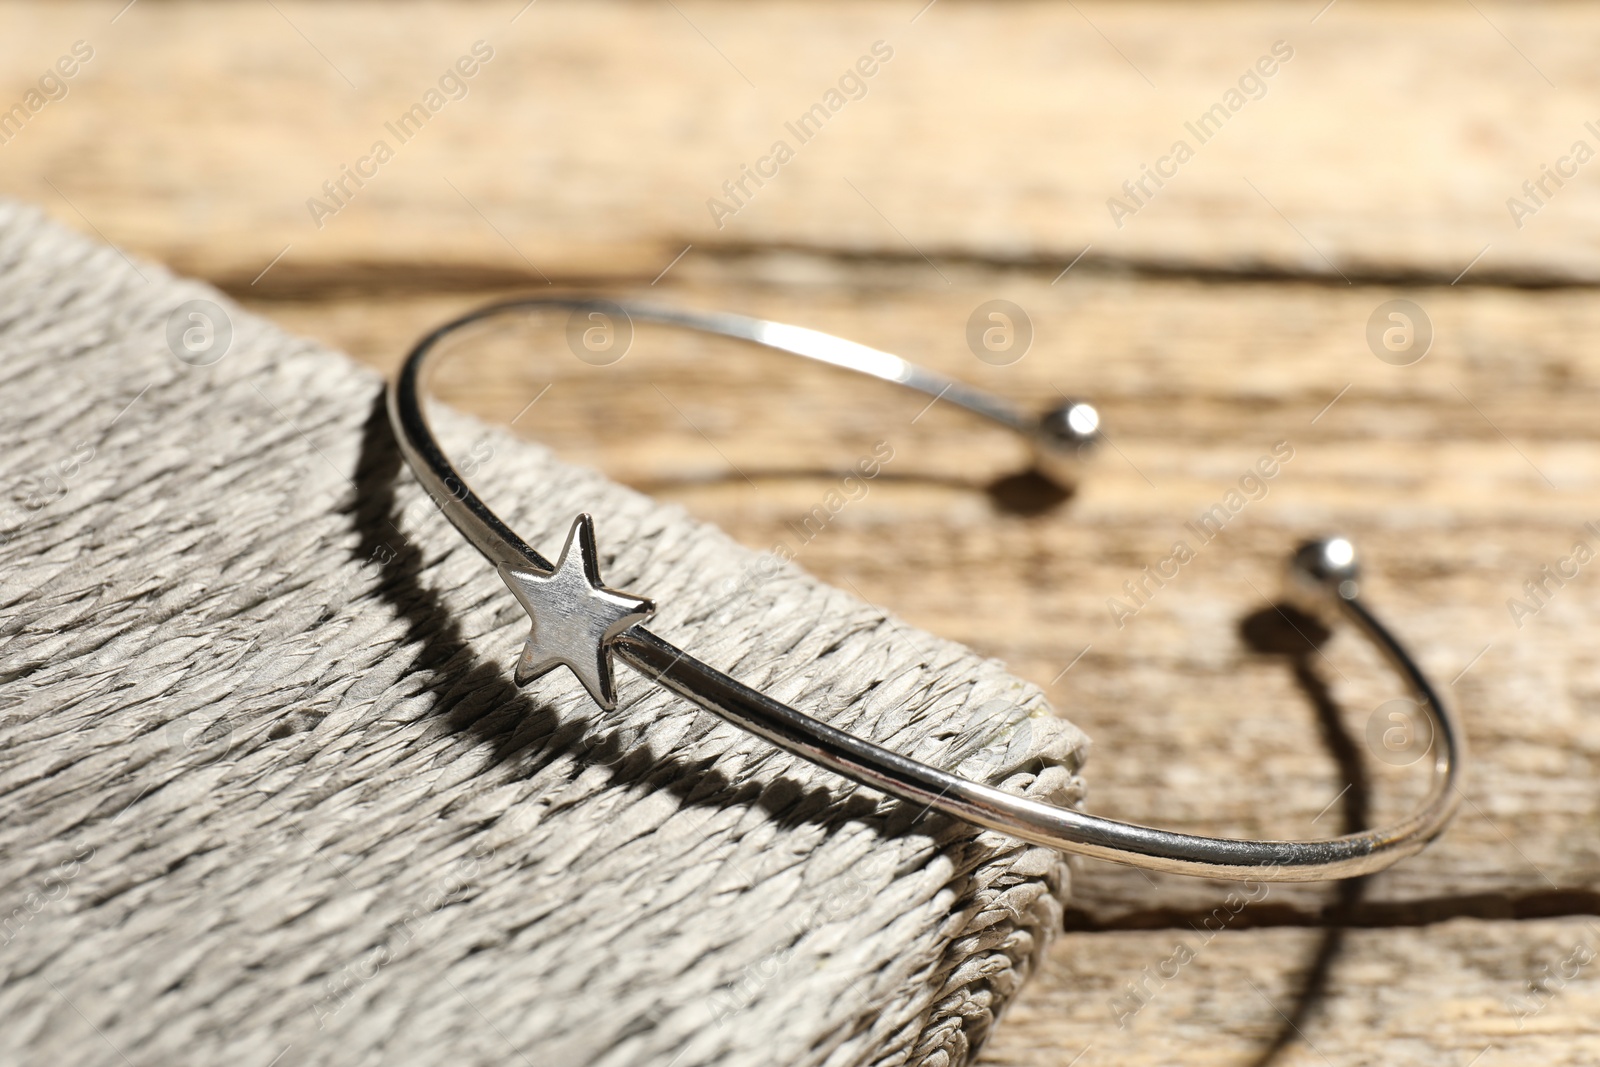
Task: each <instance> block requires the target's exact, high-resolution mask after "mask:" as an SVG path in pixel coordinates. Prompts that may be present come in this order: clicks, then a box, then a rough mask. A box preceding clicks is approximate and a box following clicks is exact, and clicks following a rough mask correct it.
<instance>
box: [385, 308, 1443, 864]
mask: <svg viewBox="0 0 1600 1067" xmlns="http://www.w3.org/2000/svg"><path fill="white" fill-rule="evenodd" d="M541 310H557V311H568V312H579V313H589V312H600V313H603V314H613V315H614V314H617V313H618V312H621V313H622V314H625V315H627V316H628V317H629V318H630V319H632V320H634V321H638V322H648V323H656V324H660V325H664V326H673V327H680V328H683V329H688V330H698V331H702V332H705V333H711V334H718V335H721V336H723V337H731V338H735V339H739V340H743V341H749V342H753V343H755V344H758V345H764V346H766V347H767V348H771V349H776V350H778V351H780V352H788V353H790V354H792V355H796V356H803V357H805V358H807V359H812V360H816V361H818V362H821V363H827V364H831V365H833V366H835V367H842V368H844V369H846V370H852V371H856V372H859V373H861V374H866V375H870V376H872V377H874V378H880V379H882V380H884V381H887V382H894V383H896V384H899V385H903V386H906V387H907V388H910V389H914V390H917V391H918V392H921V393H924V394H926V395H928V396H931V397H936V398H939V399H941V400H943V401H945V402H948V403H951V404H954V405H956V406H957V407H960V408H964V409H966V410H967V411H969V412H972V413H973V414H976V415H979V416H982V417H983V418H985V419H988V420H990V421H992V422H995V423H998V424H1000V425H1001V426H1005V427H1007V428H1008V429H1011V430H1013V431H1016V432H1017V433H1020V434H1022V435H1024V436H1025V437H1027V438H1029V439H1030V440H1031V441H1032V442H1033V444H1034V447H1035V449H1036V451H1037V452H1038V454H1039V456H1040V458H1041V461H1042V463H1044V464H1046V465H1057V464H1068V465H1070V464H1072V463H1074V462H1075V461H1076V460H1077V458H1078V456H1079V455H1080V453H1081V452H1082V451H1083V450H1084V449H1085V448H1086V447H1088V446H1090V445H1092V444H1093V443H1094V441H1095V440H1096V439H1097V437H1098V435H1099V430H1098V425H1099V417H1098V415H1097V414H1096V412H1095V411H1094V409H1093V407H1091V406H1090V405H1088V404H1086V403H1082V402H1068V403H1066V404H1061V405H1058V406H1056V407H1053V408H1051V409H1050V410H1048V411H1046V412H1045V413H1044V414H1042V415H1038V416H1033V415H1029V414H1025V413H1024V412H1022V411H1019V410H1017V409H1016V408H1014V407H1013V406H1012V405H1011V404H1010V403H1008V402H1007V401H1005V400H1003V399H1001V398H1000V397H997V396H993V395H991V394H989V393H985V392H983V391H981V390H979V389H976V388H974V387H972V386H970V385H967V384H965V383H962V382H958V381H955V380H952V379H950V378H946V377H944V376H942V375H939V374H935V373H933V372H932V371H929V370H926V369H924V368H922V367H919V366H916V365H915V364H913V363H909V362H907V361H906V360H904V359H901V358H900V357H898V356H894V355H890V354H889V353H887V352H880V351H878V350H877V349H873V348H868V347H867V346H865V345H860V344H856V343H854V342H851V341H846V340H843V339H841V338H838V337H833V336H830V335H828V334H825V333H820V332H818V331H816V330H808V329H805V328H803V327H799V326H788V325H784V324H783V323H778V322H769V321H765V320H762V319H754V318H747V317H744V316H741V315H729V314H713V313H705V312H692V311H677V310H670V309H665V308H658V307H651V306H648V305H641V304H634V303H629V302H615V301H610V300H600V299H583V298H561V297H555V298H531V299H525V300H510V301H506V302H503V303H497V304H493V305H490V306H488V307H484V308H481V309H479V310H476V311H473V312H471V313H469V314H467V315H463V316H462V317H460V318H458V319H455V320H454V321H452V322H449V323H446V324H445V325H443V326H440V327H439V328H438V329H436V330H434V331H433V332H432V333H430V334H428V335H427V336H426V337H424V338H423V339H422V340H421V341H419V342H418V343H417V345H416V347H415V348H413V349H412V351H411V353H410V355H409V356H408V357H407V359H406V361H405V364H404V366H403V367H402V368H401V370H400V373H399V375H398V376H397V377H396V379H395V380H394V382H393V383H392V385H391V386H390V389H389V396H388V406H389V418H390V421H391V422H392V424H393V426H394V431H395V435H396V437H397V438H398V440H399V443H400V447H401V450H402V452H403V454H404V455H405V458H406V460H407V462H408V463H409V464H410V466H411V469H412V471H414V472H415V474H416V476H417V479H418V481H420V482H421V483H422V485H423V487H424V488H425V489H426V490H427V491H428V493H429V494H431V495H432V496H433V497H434V499H435V500H436V501H437V502H438V503H439V505H440V507H441V509H442V510H443V511H444V514H445V515H446V516H447V517H448V518H449V519H450V521H451V522H452V523H454V524H455V526H456V528H457V529H458V530H460V531H461V533H462V534H464V535H465V536H466V538H467V540H469V541H470V542H472V544H473V546H474V547H476V548H477V549H478V551H479V552H481V553H482V554H483V555H484V557H485V558H486V559H488V561H489V562H490V563H491V564H493V565H494V567H495V568H496V569H497V570H498V572H499V574H500V577H501V578H502V579H503V580H504V581H505V583H506V585H507V586H508V587H509V588H510V590H511V592H512V594H513V595H514V596H515V597H516V598H517V600H518V601H519V602H520V603H521V604H522V606H523V607H524V608H525V609H526V610H527V612H528V615H529V618H530V619H531V621H532V632H531V634H530V635H529V637H528V639H527V642H526V644H525V645H524V647H523V650H522V654H521V656H520V658H519V659H518V660H517V664H516V668H515V679H516V682H517V684H518V685H526V684H528V683H529V682H531V681H533V680H534V679H535V678H538V677H539V676H541V675H542V674H544V673H546V672H548V671H550V670H552V669H554V668H556V667H558V666H559V667H566V668H568V669H569V670H570V671H572V673H573V674H575V675H576V676H577V677H578V679H579V680H580V681H582V683H583V685H584V686H585V688H586V689H588V691H589V693H590V695H591V696H593V698H594V700H595V701H596V703H598V704H599V705H600V706H601V707H602V708H605V709H607V710H609V709H611V708H612V707H614V706H615V689H614V684H613V681H612V658H613V656H615V657H616V658H618V659H621V660H622V661H623V662H624V663H626V664H628V665H629V666H631V667H633V668H634V669H635V670H637V671H638V672H639V673H640V674H642V675H644V676H645V677H646V678H649V679H650V680H651V681H653V682H655V683H657V684H658V685H661V686H664V687H666V688H667V689H669V690H671V691H672V692H674V693H677V694H678V695H680V696H682V697H684V698H685V699H687V700H689V701H690V702H692V703H694V704H696V705H698V706H699V707H701V708H704V709H705V710H706V711H709V712H711V713H713V714H715V715H718V716H720V717H721V718H723V719H725V720H727V721H728V722H730V723H733V724H734V725H736V726H739V727H742V728H743V729H745V730H748V731H750V732H751V733H754V734H757V735H759V736H760V737H763V738H765V739H766V740H767V741H769V742H771V743H772V744H774V745H777V746H778V747H780V748H782V749H785V750H787V751H789V752H792V753H794V754H795V755H797V756H800V757H802V758H804V759H807V760H810V761H812V762H814V763H817V764H820V765H821V766H823V767H826V768H828V769H829V770H831V771H834V772H836V773H838V774H840V775H843V776H844V777H846V778H849V779H850V780H852V781H854V782H858V783H860V784H861V785H864V786H867V787H869V788H872V789H876V790H879V791H881V792H884V793H887V794H890V795H891V796H895V797H899V798H900V799H902V800H906V801H910V802H912V803H914V804H919V805H925V806H926V807H928V808H935V809H937V810H939V811H941V812H944V813H945V814H947V815H951V816H954V817H955V818H958V819H963V820H965V821H967V822H969V823H974V824H976V825H978V826H983V827H987V828H989V829H991V830H996V831H999V832H1000V833H1003V834H1007V835H1010V836H1012V837H1015V838H1019V839H1021V840H1023V841H1028V842H1031V843H1033V844H1037V845H1045V846H1049V847H1051V848H1056V849H1060V850H1063V851H1066V852H1074V853H1081V854H1083V855H1086V856H1094V857H1096V858H1098V859H1104V860H1112V861H1114V862H1118V863H1126V864H1131V865H1132V866H1135V867H1142V868H1146V869H1148V870H1156V871H1169V872H1173V873H1177V874H1186V875H1196V876H1204V877H1211V878H1228V879H1240V880H1243V879H1255V880H1260V881H1278V882H1303V881H1317V880H1321V879H1329V878H1349V877H1353V876H1356V875H1362V874H1369V873H1371V872H1373V871H1378V870H1382V869H1383V868H1385V867H1388V866H1389V865H1390V864H1392V863H1394V862H1396V861H1397V860H1400V859H1402V858H1404V857H1406V856H1410V855H1412V854H1414V853H1416V852H1418V851H1420V850H1421V849H1423V848H1424V847H1425V846H1426V845H1427V844H1428V843H1429V842H1430V841H1432V840H1433V839H1434V838H1435V837H1437V836H1438V835H1439V834H1440V833H1441V832H1442V831H1443V830H1444V827H1445V825H1446V824H1447V823H1448V822H1449V821H1450V818H1451V816H1452V815H1453V814H1454V812H1455V809H1456V805H1457V803H1458V801H1459V799H1460V796H1461V792H1460V788H1461V773H1462V772H1461V765H1462V761H1463V757H1464V752H1465V748H1464V740H1463V737H1462V734H1461V730H1460V726H1459V725H1458V723H1457V721H1456V718H1455V715H1454V713H1453V712H1452V711H1451V710H1450V708H1449V707H1448V705H1446V704H1445V703H1444V701H1443V700H1441V699H1440V697H1439V694H1438V693H1437V692H1436V691H1435V690H1434V688H1433V686H1432V684H1431V683H1429V681H1428V679H1427V678H1426V677H1425V676H1424V675H1423V672H1422V669H1421V667H1419V666H1418V665H1417V663H1416V661H1415V660H1413V659H1412V658H1411V656H1410V654H1409V653H1407V652H1406V650H1405V648H1404V647H1403V646H1402V645H1401V643H1400V642H1399V640H1397V639H1396V638H1395V636H1394V635H1393V634H1391V633H1390V632H1389V630H1388V628H1387V627H1385V626H1384V625H1383V624H1382V623H1381V622H1379V621H1378V619H1377V618H1376V617H1375V616H1374V615H1373V614H1372V612H1371V610H1370V609H1369V608H1368V607H1367V606H1366V604H1365V602H1364V601H1363V600H1362V598H1361V596H1360V589H1359V571H1358V567H1357V563H1356V558H1355V551H1354V549H1353V548H1352V546H1351V544H1350V542H1349V541H1347V540H1345V539H1344V538H1341V537H1331V538H1325V539H1322V540H1319V541H1313V542H1309V543H1307V544H1305V545H1302V546H1301V547H1300V548H1299V549H1298V550H1297V551H1296V552H1295V553H1294V554H1293V557H1292V558H1291V560H1290V562H1289V574H1290V578H1291V581H1292V582H1293V583H1294V585H1295V586H1296V589H1297V591H1298V593H1299V595H1300V597H1301V598H1304V599H1305V600H1306V602H1307V603H1308V604H1312V605H1315V606H1320V607H1322V608H1324V609H1326V608H1333V609H1335V610H1336V612H1337V613H1338V614H1341V615H1342V616H1343V617H1344V618H1345V619H1347V620H1348V621H1349V622H1351V623H1353V624H1354V625H1355V627H1356V629H1358V630H1360V631H1361V632H1362V633H1363V634H1365V635H1366V636H1367V638H1368V639H1369V640H1370V641H1372V643H1373V644H1375V645H1376V646H1377V647H1378V649H1379V650H1380V651H1381V652H1382V653H1383V654H1384V656H1385V657H1386V658H1387V659H1388V660H1389V662H1390V663H1391V664H1392V665H1393V667H1394V669H1395V670H1396V672H1398V673H1399V675H1400V677H1401V679H1402V680H1403V681H1404V683H1405V685H1406V687H1407V688H1408V689H1409V690H1410V692H1411V695H1412V697H1413V698H1414V699H1415V700H1416V701H1417V702H1418V703H1419V704H1420V705H1421V706H1422V708H1423V709H1424V710H1425V712H1426V714H1427V715H1428V716H1429V717H1430V719H1431V720H1432V725H1433V736H1434V745H1433V750H1432V752H1431V756H1432V763H1433V783H1432V787H1431V789H1430V790H1429V792H1428V795H1427V798H1426V800H1425V801H1424V802H1423V804H1422V806H1421V808H1420V810H1418V811H1417V812H1416V813H1415V814H1413V815H1411V816H1410V817H1409V818H1407V819H1405V820H1403V821H1401V822H1399V823H1396V824H1394V825H1392V826H1388V827H1384V828H1382V829H1377V830H1369V831H1365V832H1362V833H1353V834H1347V835H1345V836H1343V837H1335V838H1331V839H1327V840H1322V841H1241V840H1232V839H1226V838H1214V837H1202V836H1197V835H1193V834H1179V833H1172V832H1169V831H1166V830H1158V829H1155V828H1152V827H1148V826H1138V825H1135V824H1132V823H1124V822H1117V821H1115V820H1112V819H1104V818H1100V817H1097V816H1094V815H1088V814H1085V813H1083V812H1080V811H1076V810H1074V809H1071V808H1063V807H1058V806H1056V805H1053V804H1048V803H1044V802H1041V801H1037V800H1031V799H1028V798H1026V797H1022V796H1017V795H1014V794H1011V793H1007V792H1004V791H1002V790H1000V789H996V788H994V787H992V786H987V785H983V784H980V783H978V782H974V781H971V780H969V779H966V778H962V777H959V776H957V775H954V774H951V773H949V772H947V771H942V770H940V769H938V768H936V767H931V766H928V765H927V764H924V763H920V762H918V761H916V760H912V759H908V758H906V757H905V756H902V755H899V754H898V753H895V752H891V751H890V750H888V749H886V748H882V747H880V746H878V745H875V744H872V743H870V742H867V741H864V740H861V739H860V738H858V737H855V736H853V735H851V734H848V733H845V732H843V731H841V730H837V729H835V728H834V727H832V726H829V725H828V724H827V723H824V722H821V721H820V720H817V719H814V718H812V717H811V716H809V715H806V714H805V713H804V712H803V711H800V710H798V709H795V708H791V707H789V706H787V705H785V704H782V703H780V702H778V701H776V700H773V699H772V698H770V697H768V696H765V695H764V694H762V693H760V692H757V691H756V690H754V689H751V688H749V687H748V686H745V685H743V684H741V683H740V682H739V681H738V680H736V679H734V678H731V677H729V676H728V675H726V674H723V673H722V672H720V671H717V670H715V669H713V668H712V667H710V666H707V665H706V664H704V663H702V662H700V661H699V660H697V659H695V658H694V657H693V656H692V655H690V654H689V653H688V652H685V651H683V650H681V649H678V648H676V647H674V646H673V645H671V644H670V643H668V642H667V641H664V640H663V639H661V638H660V637H658V636H656V635H655V634H653V633H651V632H650V631H649V630H647V629H645V628H644V622H645V620H647V619H648V618H649V617H650V616H651V614H652V613H653V612H654V610H655V606H654V604H653V603H652V602H651V601H650V600H648V599H646V598H644V597H640V596H634V595H631V594H628V593H621V592H617V591H615V590H612V589H608V588H606V587H605V586H604V585H603V584H602V582H601V578H600V572H599V564H598V562H597V555H596V551H595V540H594V524H593V522H592V521H591V520H590V518H589V516H588V515H579V516H578V517H577V519H576V521H575V522H574V523H573V525H572V529H571V532H570V533H569V534H568V535H567V541H566V544H565V546H564V547H563V548H562V550H561V555H560V558H559V559H558V560H557V561H556V563H554V564H551V563H550V562H548V561H547V560H546V558H545V557H544V556H542V555H540V554H539V553H538V552H535V551H534V550H533V549H532V548H531V547H529V546H528V545H527V544H526V543H525V542H524V541H523V540H522V539H521V538H520V537H518V536H517V535H516V533H514V532H513V531H512V530H511V529H510V528H509V527H507V526H506V525H505V523H503V522H501V521H500V519H499V518H498V517H497V516H496V515H495V513H494V512H493V511H491V510H489V508H488V506H487V505H486V504H484V502H483V501H482V500H480V499H479V498H478V497H477V495H476V494H474V493H473V492H472V490H471V489H470V488H468V487H467V483H466V479H465V478H463V477H462V475H461V474H460V472H458V471H457V470H456V468H455V467H454V466H453V465H452V464H451V462H450V460H449V458H448V457H446V456H445V454H444V452H443V450H442V449H441V448H440V446H439V442H438V441H437V439H436V438H435V437H434V434H433V432H432V430H431V429H430V427H429V425H428V419H427V415H426V413H425V411H424V409H423V383H424V378H425V375H426V372H427V370H428V368H429V365H430V361H431V357H432V356H433V355H435V354H436V353H437V352H438V351H439V342H440V341H441V340H442V339H444V338H445V337H447V336H448V335H450V334H451V333H453V332H455V331H457V330H460V329H462V328H463V327H466V326H468V325H470V324H472V323H476V322H480V321H482V320H485V319H489V318H493V317H496V316H501V315H509V314H515V313H518V312H527V311H541ZM1047 469H1048V467H1047Z"/></svg>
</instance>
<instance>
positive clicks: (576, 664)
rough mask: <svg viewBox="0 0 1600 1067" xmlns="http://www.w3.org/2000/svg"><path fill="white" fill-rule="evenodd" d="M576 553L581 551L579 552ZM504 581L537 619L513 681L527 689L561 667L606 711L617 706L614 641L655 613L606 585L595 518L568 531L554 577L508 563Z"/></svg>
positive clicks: (577, 521)
mask: <svg viewBox="0 0 1600 1067" xmlns="http://www.w3.org/2000/svg"><path fill="white" fill-rule="evenodd" d="M574 550H576V551H574ZM499 571H500V578H501V580H503V581H504V582H505V583H506V585H507V586H508V587H509V588H510V590H511V592H512V594H513V595H515V596H516V598H517V600H518V601H520V602H521V604H522V606H523V608H525V609H526V610H527V612H528V617H529V618H530V619H532V620H533V632H531V633H530V634H529V635H528V643H527V644H525V645H524V646H523V647H522V655H521V657H520V658H518V660H517V669H516V672H515V673H514V674H513V675H512V677H513V678H514V679H515V680H516V683H517V684H518V685H527V684H528V683H529V682H531V681H533V680H534V679H535V678H539V677H541V676H543V675H545V674H548V673H549V672H550V671H553V670H555V669H556V668H557V667H566V668H567V669H568V670H570V671H571V672H572V673H573V674H575V675H577V677H578V681H580V682H582V683H583V687H584V688H585V689H587V690H589V695H590V696H592V697H594V701H595V703H596V704H599V705H600V706H601V707H602V708H604V709H605V710H606V711H610V710H611V709H613V708H615V707H616V706H617V692H616V686H615V684H614V683H613V682H612V678H611V642H612V641H613V640H615V639H616V636H617V635H618V634H620V633H621V632H622V631H624V630H626V629H627V628H628V627H630V626H632V625H634V624H635V623H638V622H643V621H644V620H645V619H648V618H649V617H650V616H651V615H653V614H655V610H656V606H655V604H654V603H653V602H652V601H650V600H647V599H645V598H644V597H638V596H631V595H629V594H627V593H619V592H617V591H616V590H614V589H607V588H606V587H605V586H603V585H601V584H600V562H599V559H598V558H597V555H596V552H595V547H594V519H592V518H590V517H589V516H588V515H586V514H585V515H579V516H578V517H577V518H576V519H574V520H573V523H572V529H571V530H570V531H569V532H568V533H567V543H566V545H565V546H563V547H562V549H561V559H560V561H559V562H557V563H556V569H555V570H553V571H551V572H550V573H549V574H540V573H536V572H530V571H525V570H518V569H516V568H514V567H512V566H510V565H508V564H504V563H502V564H501V565H500V567H499Z"/></svg>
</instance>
